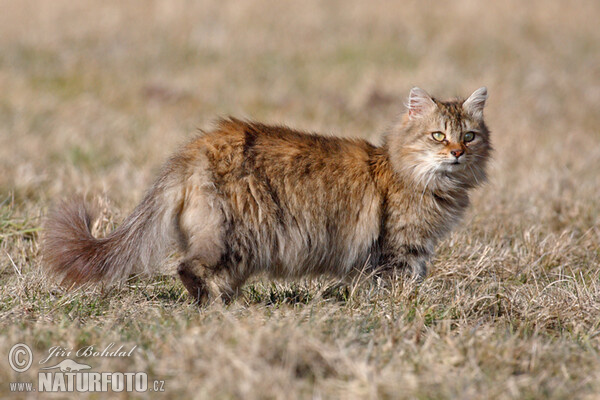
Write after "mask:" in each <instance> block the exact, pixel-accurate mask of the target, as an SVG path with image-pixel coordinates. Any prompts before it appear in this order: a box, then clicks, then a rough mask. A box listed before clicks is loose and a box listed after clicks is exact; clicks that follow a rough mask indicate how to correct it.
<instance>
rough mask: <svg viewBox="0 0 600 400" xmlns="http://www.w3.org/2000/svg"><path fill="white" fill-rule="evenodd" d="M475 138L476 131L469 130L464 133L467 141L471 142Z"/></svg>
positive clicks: (464, 139)
mask: <svg viewBox="0 0 600 400" xmlns="http://www.w3.org/2000/svg"><path fill="white" fill-rule="evenodd" d="M473 139H475V132H471V131H469V132H466V133H465V134H464V135H463V141H464V142H465V143H468V142H471V141H472V140H473Z"/></svg>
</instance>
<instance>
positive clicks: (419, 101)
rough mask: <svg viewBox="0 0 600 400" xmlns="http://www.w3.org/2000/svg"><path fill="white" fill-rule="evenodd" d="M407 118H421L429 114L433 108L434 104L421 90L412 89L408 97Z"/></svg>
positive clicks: (427, 94)
mask: <svg viewBox="0 0 600 400" xmlns="http://www.w3.org/2000/svg"><path fill="white" fill-rule="evenodd" d="M406 107H407V108H408V118H409V119H415V118H421V117H423V116H424V115H426V114H428V113H430V112H431V111H432V110H433V109H434V108H435V107H436V105H435V102H434V101H433V100H432V99H431V96H430V95H429V93H427V92H426V91H424V90H423V89H421V88H418V87H414V88H412V89H411V90H410V94H409V95H408V104H407V105H406Z"/></svg>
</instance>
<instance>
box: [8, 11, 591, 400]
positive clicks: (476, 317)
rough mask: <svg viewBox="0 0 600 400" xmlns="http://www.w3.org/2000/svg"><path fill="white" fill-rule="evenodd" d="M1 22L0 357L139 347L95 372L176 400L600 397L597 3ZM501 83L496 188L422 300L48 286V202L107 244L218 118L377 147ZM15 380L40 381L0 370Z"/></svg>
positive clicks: (492, 109) (493, 96)
mask: <svg viewBox="0 0 600 400" xmlns="http://www.w3.org/2000/svg"><path fill="white" fill-rule="evenodd" d="M0 10H1V11H0V278H1V281H0V299H1V301H0V339H1V340H0V354H4V355H6V354H8V352H9V348H10V346H12V344H14V343H18V342H23V343H29V344H31V345H34V344H35V348H34V350H35V352H36V355H37V354H43V353H45V352H46V351H47V349H48V348H49V347H50V346H55V345H63V346H67V345H69V346H73V347H77V346H82V345H89V344H94V345H101V344H107V343H109V342H110V341H112V342H115V343H118V344H131V345H134V344H135V345H139V346H140V351H139V352H137V353H136V356H135V357H133V358H132V359H130V360H122V361H120V362H118V361H116V360H108V359H106V360H104V361H102V364H100V365H99V364H97V363H96V362H100V361H94V367H99V368H102V370H106V371H113V370H115V368H116V369H119V370H135V371H148V372H149V373H151V375H152V374H154V375H155V376H157V377H158V378H160V379H164V378H165V377H166V378H167V379H168V381H167V388H168V390H169V393H170V396H175V397H178V396H177V394H179V396H181V397H193V396H200V397H206V398H219V397H220V398H244V399H251V398H265V397H267V398H281V399H288V398H290V397H291V398H302V397H312V398H321V397H322V398H327V397H331V398H396V397H403V396H405V397H408V398H464V399H469V398H482V397H483V398H515V399H516V398H544V397H555V398H572V397H576V398H583V395H584V394H588V395H590V396H591V397H589V398H597V397H598V393H600V383H599V382H600V365H599V364H600V360H599V359H598V351H600V321H599V319H598V310H599V309H600V269H599V268H598V265H599V264H600V196H599V194H600V173H599V171H600V112H599V106H600V28H598V21H600V1H598V0H589V1H585V0H574V1H544V0H531V1H517V0H505V1H496V2H482V1H476V0H455V1H451V2H450V1H448V2H435V1H427V0H419V1H402V2H394V1H380V2H367V1H354V0H350V1H349V0H345V1H341V0H338V1H336V0H332V1H316V0H306V1H302V2H273V1H265V0H248V1H244V2H241V1H238V2H233V1H216V0H215V1H182V0H168V1H167V0H164V1H158V0H157V1H137V0H133V1H116V0H105V1H92V0H79V1H71V0H48V1H46V0H39V1H29V0H23V1H10V0H0ZM484 85H485V86H487V87H488V90H489V95H490V97H489V100H488V103H487V106H486V110H485V115H486V119H487V122H488V125H489V127H490V128H491V130H492V135H493V136H492V138H493V144H494V147H495V153H494V161H493V163H492V168H491V171H490V180H489V182H488V183H487V184H486V185H485V186H484V187H483V188H480V189H478V190H476V191H475V192H474V195H473V197H472V199H473V204H472V207H471V208H470V209H469V210H468V213H467V215H466V217H465V220H464V221H463V223H462V224H460V226H459V227H458V228H457V229H456V230H455V231H454V232H452V234H451V235H450V236H449V237H448V238H447V239H446V240H444V241H443V242H442V243H440V245H439V246H438V249H437V255H436V257H435V259H434V260H433V262H432V268H431V274H430V276H429V277H428V278H427V279H426V280H425V281H424V282H423V283H422V284H421V285H420V286H419V287H418V288H411V287H410V286H408V289H406V290H404V286H402V285H400V286H399V287H395V286H393V287H392V288H391V289H390V290H387V289H385V288H381V287H375V286H374V284H372V283H366V284H364V285H362V286H361V287H360V288H359V289H357V290H356V291H355V289H356V287H353V288H352V293H354V294H352V295H350V297H349V298H348V297H345V295H344V296H341V297H342V298H341V300H340V299H337V300H336V298H333V299H331V298H326V297H325V296H324V295H323V293H324V292H322V291H321V292H320V290H321V289H318V288H319V287H320V286H319V285H320V282H316V283H314V282H309V283H308V284H305V283H301V285H300V286H295V285H291V284H287V283H284V284H282V283H277V284H271V283H270V282H267V283H264V284H263V283H255V284H251V285H248V286H247V287H246V289H245V290H244V293H243V295H242V296H241V298H240V299H239V300H238V301H237V302H235V303H234V304H233V305H232V306H231V307H229V308H218V307H215V308H211V309H208V310H202V311H201V312H198V310H197V308H196V307H194V306H193V305H192V304H191V303H189V302H188V301H187V297H186V294H185V291H184V289H183V287H182V286H181V285H180V283H179V282H178V281H176V280H175V279H171V278H170V277H159V278H157V279H156V280H154V281H152V280H149V281H144V283H133V284H127V285H123V286H120V287H118V288H113V289H110V290H105V288H104V287H96V288H92V289H90V290H87V291H75V292H65V291H62V290H61V289H60V287H59V286H58V285H57V284H56V283H54V282H52V281H49V280H48V279H47V278H46V277H45V276H44V275H43V274H41V273H40V271H41V268H40V266H41V265H42V262H43V261H42V260H41V257H40V251H39V240H38V239H39V236H38V235H37V232H38V231H39V229H40V225H41V221H42V218H41V217H42V216H43V215H44V214H45V212H46V211H47V209H48V207H49V206H50V205H51V204H52V203H53V202H55V201H56V200H58V199H60V198H64V197H66V196H68V195H70V194H72V193H83V194H88V195H90V197H92V198H100V199H101V202H102V204H103V212H104V214H103V215H104V216H105V218H104V219H103V223H102V224H100V225H102V229H104V231H108V230H110V229H111V228H112V227H113V226H114V225H115V224H118V223H119V221H121V220H122V218H123V217H124V216H125V215H127V213H128V212H130V211H131V210H132V209H133V207H134V206H135V205H136V204H137V203H138V202H139V201H140V199H141V197H142V194H143V192H144V191H145V190H146V188H147V187H148V186H149V185H150V184H151V182H152V181H153V179H154V177H155V175H156V173H157V171H158V169H159V168H160V166H161V164H162V163H163V162H164V160H165V159H166V158H167V157H168V156H169V154H171V153H173V152H174V151H175V150H176V149H177V148H178V146H180V145H181V144H183V143H185V142H186V141H187V140H189V139H190V138H192V137H193V136H194V135H195V134H196V132H197V131H198V129H210V127H211V124H212V123H213V121H214V120H215V119H216V118H217V117H220V116H227V115H233V116H237V117H245V118H253V119H257V120H260V121H264V122H268V123H279V124H287V125H289V126H292V127H294V128H299V129H304V130H310V131H319V132H322V133H327V134H335V135H342V136H349V137H363V138H366V139H368V140H372V141H373V142H377V141H378V138H379V136H380V135H381V133H383V132H385V131H386V130H388V129H389V128H390V126H392V124H393V123H394V121H396V120H397V118H398V117H399V116H400V115H401V114H402V113H403V112H404V103H405V102H406V97H407V95H408V93H409V90H410V88H411V87H413V86H420V87H422V88H424V89H426V90H427V91H429V92H430V93H431V94H432V95H433V96H436V97H439V98H447V97H453V96H464V97H466V96H468V95H470V94H471V93H472V92H473V91H474V90H475V89H477V88H479V87H480V86H484ZM102 229H100V230H102ZM311 285H312V286H311ZM315 285H316V287H317V289H315ZM4 355H3V356H2V358H3V359H4V360H5V361H4V362H5V363H6V360H7V358H6V357H5V356H4ZM31 371H34V372H32V373H35V369H32V370H31ZM0 376H1V377H2V378H1V379H0V380H1V381H2V382H9V381H16V380H17V379H24V378H23V376H17V374H16V373H15V374H13V373H12V370H11V369H9V367H8V365H7V364H5V368H3V369H0ZM35 377H37V376H35ZM32 379H33V378H32ZM3 390H4V391H6V390H8V386H7V385H5V386H2V387H0V392H2V391H3ZM594 393H596V394H595V395H594Z"/></svg>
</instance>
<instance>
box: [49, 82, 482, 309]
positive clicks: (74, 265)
mask: <svg viewBox="0 0 600 400" xmlns="http://www.w3.org/2000/svg"><path fill="white" fill-rule="evenodd" d="M413 95H414V96H416V95H418V96H419V103H418V105H421V104H427V107H422V106H419V107H416V106H415V107H413V108H411V111H410V112H409V113H408V114H407V115H406V116H405V118H404V119H403V120H402V122H401V123H399V124H398V125H397V126H395V127H394V129H392V131H391V132H390V133H389V134H388V135H387V136H386V138H385V141H384V144H383V145H382V146H380V147H375V146H373V145H371V144H369V143H368V142H366V141H363V140H354V139H345V138H337V137H326V136H320V135H316V134H309V133H304V132H300V131H296V130H292V129H289V128H286V127H283V126H269V125H264V124H260V123H256V122H247V121H239V120H236V119H233V118H230V119H226V120H221V121H220V123H219V124H218V126H217V127H216V129H214V130H212V131H210V132H206V133H203V134H202V135H200V136H199V137H198V138H196V139H195V140H193V141H191V142H190V143H189V144H188V145H186V146H185V147H184V148H183V149H182V150H181V151H179V152H178V153H176V155H175V156H174V157H172V158H171V159H170V160H169V161H168V162H167V163H166V164H165V167H164V168H163V171H162V173H161V175H160V177H159V179H158V180H157V182H156V183H155V184H154V185H153V186H152V188H151V189H150V190H149V191H148V193H147V194H146V196H145V197H144V199H143V200H142V202H141V203H140V205H139V206H138V207H137V208H136V209H135V210H134V211H133V213H132V214H131V215H130V216H129V217H127V218H126V219H125V221H124V222H123V224H122V225H121V226H120V227H119V228H118V229H116V230H115V231H114V232H112V233H111V234H109V235H108V236H107V237H105V238H99V239H98V238H94V237H93V236H92V234H91V233H90V225H91V221H92V214H91V213H90V212H89V211H88V210H87V209H86V206H85V205H84V204H83V202H81V201H75V202H68V203H62V204H61V205H60V206H59V207H57V208H56V209H55V210H54V211H53V212H52V213H51V214H50V215H49V216H48V219H47V222H46V225H45V234H44V259H45V263H46V265H47V266H48V267H49V269H50V271H52V272H53V273H54V274H57V275H60V276H62V277H63V281H64V282H65V283H67V284H73V283H77V284H81V283H86V282H95V281H100V280H107V281H116V280H119V279H123V278H124V277H127V276H128V275H130V274H132V273H136V272H148V273H149V272H151V269H152V266H153V265H154V264H155V261H156V260H160V257H162V256H164V252H165V250H166V249H168V248H169V247H170V243H172V242H177V244H178V245H179V248H180V249H181V251H182V252H183V258H182V261H181V263H180V265H179V268H178V272H179V275H180V277H181V280H182V282H183V284H184V285H185V286H186V288H187V289H188V290H189V292H190V293H191V294H192V296H193V297H194V298H195V299H196V300H197V301H198V302H205V301H207V300H208V299H210V298H216V297H223V298H231V296H233V295H235V293H236V291H237V290H238V289H239V288H240V287H241V285H242V284H243V283H244V282H245V281H246V280H247V279H248V278H249V277H250V276H253V275H257V274H266V275H268V276H271V277H282V278H297V277H302V276H308V275H313V276H315V275H322V274H327V275H334V276H338V277H351V276H352V275H353V274H355V273H356V272H357V271H363V270H364V269H365V267H366V268H368V269H370V270H373V269H375V268H377V269H380V270H384V271H385V270H391V271H395V270H407V271H410V272H411V273H412V274H413V275H414V276H416V277H419V278H422V277H424V276H425V274H426V271H427V262H428V260H429V259H430V258H431V256H432V255H433V252H434V248H435V245H436V244H437V242H438V241H439V240H440V239H441V238H442V237H443V235H445V234H446V233H447V232H448V231H449V230H450V229H451V228H452V226H453V225H454V224H455V223H456V222H457V221H458V220H459V219H460V217H461V216H462V214H463V213H464V210H465V209H466V207H467V205H468V203H469V198H468V192H469V190H470V189H472V188H473V187H475V186H477V185H478V184H480V183H481V182H482V181H484V180H485V176H486V174H485V169H486V164H487V160H488V158H489V153H490V151H491V145H490V141H489V131H488V129H487V127H486V125H485V123H484V122H483V112H482V109H483V105H484V104H485V98H486V97H487V92H486V91H485V88H482V89H479V90H478V91H476V92H475V93H474V96H472V97H471V98H470V99H468V100H467V101H466V102H463V101H462V100H453V101H448V102H442V101H438V100H435V99H433V98H431V97H429V95H428V94H427V93H426V92H425V91H423V90H420V89H418V90H417V89H414V90H413ZM413 103H415V102H413ZM413 103H411V104H413ZM415 104H416V103H415ZM411 107H412V106H411ZM433 131H440V132H444V134H445V135H446V136H445V137H446V140H445V141H443V142H440V141H435V140H434V139H432V135H431V132H433ZM467 131H472V132H476V135H475V140H473V141H472V142H469V143H466V142H464V141H463V136H464V133H465V132H467ZM456 150H460V151H462V152H463V154H464V155H462V158H460V160H458V158H457V159H456V160H455V159H454V155H451V152H452V151H456ZM457 160H458V161H457Z"/></svg>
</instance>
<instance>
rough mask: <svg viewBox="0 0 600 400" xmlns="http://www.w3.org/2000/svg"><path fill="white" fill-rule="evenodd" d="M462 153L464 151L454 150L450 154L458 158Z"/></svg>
mask: <svg viewBox="0 0 600 400" xmlns="http://www.w3.org/2000/svg"><path fill="white" fill-rule="evenodd" d="M463 153H464V150H462V149H456V150H451V151H450V154H452V155H453V156H454V157H456V158H459V157H460V156H462V155H463Z"/></svg>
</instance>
